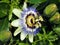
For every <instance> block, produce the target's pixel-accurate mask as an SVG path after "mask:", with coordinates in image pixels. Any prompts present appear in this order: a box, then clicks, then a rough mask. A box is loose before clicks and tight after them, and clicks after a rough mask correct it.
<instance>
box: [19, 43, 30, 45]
mask: <svg viewBox="0 0 60 45" xmlns="http://www.w3.org/2000/svg"><path fill="white" fill-rule="evenodd" d="M19 45H29V44H28V43H19Z"/></svg>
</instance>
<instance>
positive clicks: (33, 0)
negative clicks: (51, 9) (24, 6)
mask: <svg viewBox="0 0 60 45" xmlns="http://www.w3.org/2000/svg"><path fill="white" fill-rule="evenodd" d="M45 1H46V0H29V1H28V2H30V3H31V4H39V3H43V2H45Z"/></svg>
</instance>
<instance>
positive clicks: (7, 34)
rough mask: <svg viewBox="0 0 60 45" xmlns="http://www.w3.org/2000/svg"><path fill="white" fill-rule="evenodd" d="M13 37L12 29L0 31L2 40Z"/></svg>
mask: <svg viewBox="0 0 60 45" xmlns="http://www.w3.org/2000/svg"><path fill="white" fill-rule="evenodd" d="M11 37H12V34H11V32H10V31H5V30H3V31H0V40H1V41H3V42H6V41H8V40H9V39H10V38H11Z"/></svg>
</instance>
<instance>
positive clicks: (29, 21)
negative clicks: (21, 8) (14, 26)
mask: <svg viewBox="0 0 60 45" xmlns="http://www.w3.org/2000/svg"><path fill="white" fill-rule="evenodd" d="M26 24H27V27H29V28H32V29H33V28H35V16H34V14H32V13H30V14H28V15H27V16H26Z"/></svg>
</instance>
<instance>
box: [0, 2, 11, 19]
mask: <svg viewBox="0 0 60 45" xmlns="http://www.w3.org/2000/svg"><path fill="white" fill-rule="evenodd" d="M9 8H10V7H9V4H8V3H4V2H0V18H2V17H4V16H6V15H7V14H8V12H9Z"/></svg>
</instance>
